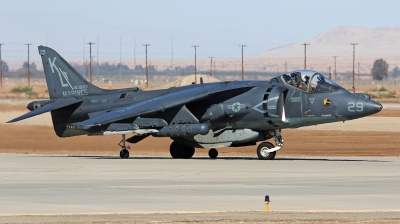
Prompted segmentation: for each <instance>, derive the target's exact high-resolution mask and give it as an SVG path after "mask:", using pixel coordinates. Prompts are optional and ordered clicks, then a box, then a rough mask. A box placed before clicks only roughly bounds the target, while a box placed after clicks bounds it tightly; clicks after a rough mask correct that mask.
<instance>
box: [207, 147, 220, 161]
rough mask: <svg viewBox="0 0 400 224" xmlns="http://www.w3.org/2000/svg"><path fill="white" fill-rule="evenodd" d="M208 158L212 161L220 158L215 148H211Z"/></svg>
mask: <svg viewBox="0 0 400 224" xmlns="http://www.w3.org/2000/svg"><path fill="white" fill-rule="evenodd" d="M208 156H209V157H210V158H211V159H216V158H217V157H218V151H217V150H216V149H215V148H211V149H210V150H208Z"/></svg>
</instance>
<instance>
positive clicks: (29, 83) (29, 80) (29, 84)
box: [25, 44, 32, 86]
mask: <svg viewBox="0 0 400 224" xmlns="http://www.w3.org/2000/svg"><path fill="white" fill-rule="evenodd" d="M25 45H26V46H28V66H27V69H26V72H27V73H28V86H31V77H30V71H29V45H32V44H25Z"/></svg>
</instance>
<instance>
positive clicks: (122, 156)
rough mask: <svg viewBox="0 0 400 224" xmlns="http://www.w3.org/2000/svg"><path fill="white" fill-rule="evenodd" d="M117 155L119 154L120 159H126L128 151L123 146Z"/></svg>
mask: <svg viewBox="0 0 400 224" xmlns="http://www.w3.org/2000/svg"><path fill="white" fill-rule="evenodd" d="M119 156H121V158H122V159H127V158H129V151H128V150H127V149H125V148H124V149H122V150H121V151H120V152H119Z"/></svg>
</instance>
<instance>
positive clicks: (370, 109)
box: [364, 99, 383, 116]
mask: <svg viewBox="0 0 400 224" xmlns="http://www.w3.org/2000/svg"><path fill="white" fill-rule="evenodd" d="M364 105H365V106H364V107H365V116H368V115H372V114H376V113H378V112H379V111H381V110H382V108H383V107H382V104H380V103H378V102H376V101H373V100H369V99H367V100H365V102H364Z"/></svg>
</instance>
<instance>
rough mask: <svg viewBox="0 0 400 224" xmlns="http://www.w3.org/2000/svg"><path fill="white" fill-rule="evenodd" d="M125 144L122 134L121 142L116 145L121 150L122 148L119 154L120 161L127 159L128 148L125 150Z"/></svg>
mask: <svg viewBox="0 0 400 224" xmlns="http://www.w3.org/2000/svg"><path fill="white" fill-rule="evenodd" d="M125 143H126V141H125V134H123V135H122V140H121V141H120V142H119V143H118V145H119V146H121V148H122V149H121V151H120V152H119V156H120V157H121V158H122V159H127V158H129V151H128V150H129V146H128V149H127V148H126V145H125Z"/></svg>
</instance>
